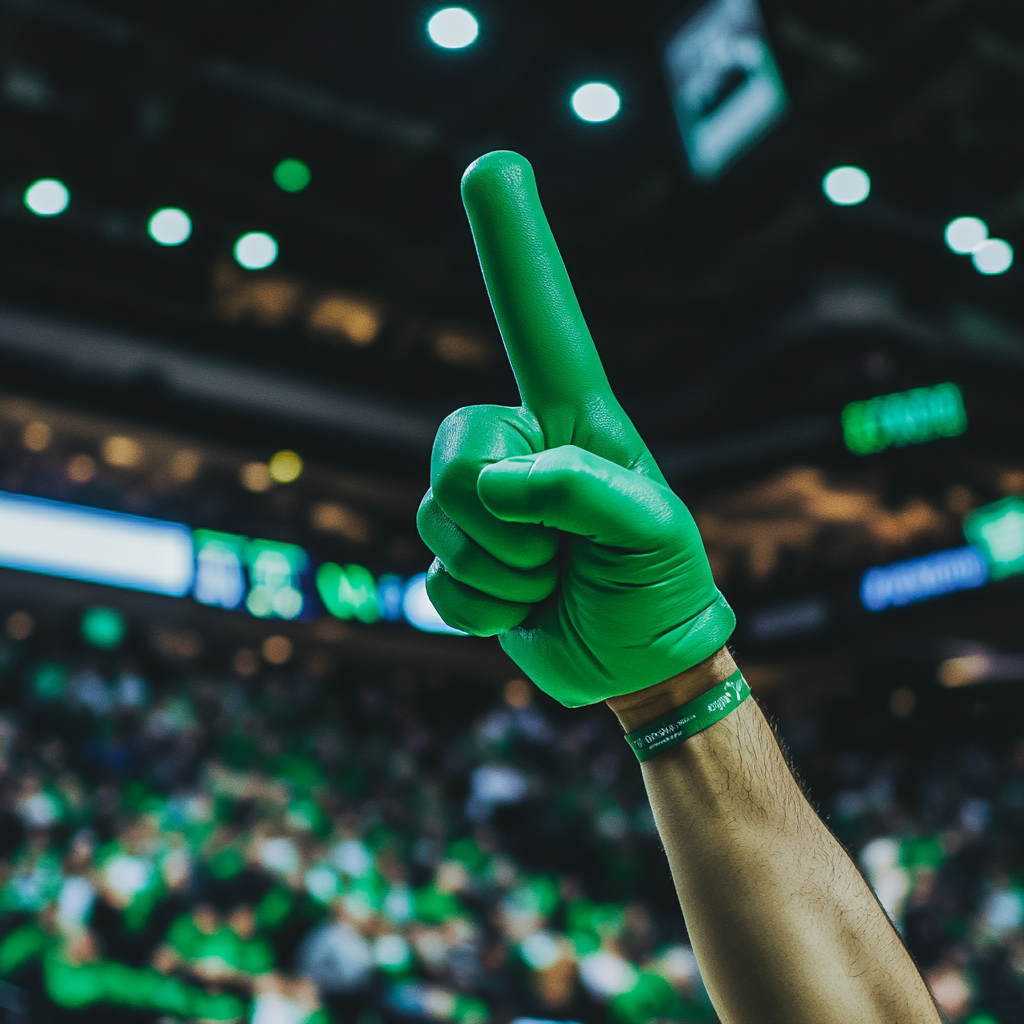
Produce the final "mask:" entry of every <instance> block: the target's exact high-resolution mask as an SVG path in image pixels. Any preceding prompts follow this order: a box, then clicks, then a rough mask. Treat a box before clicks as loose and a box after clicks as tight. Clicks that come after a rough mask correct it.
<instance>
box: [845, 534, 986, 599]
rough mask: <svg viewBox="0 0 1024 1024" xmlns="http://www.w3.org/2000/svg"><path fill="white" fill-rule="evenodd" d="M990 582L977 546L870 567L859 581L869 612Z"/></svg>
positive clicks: (971, 588) (970, 588) (862, 597)
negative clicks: (875, 567)
mask: <svg viewBox="0 0 1024 1024" xmlns="http://www.w3.org/2000/svg"><path fill="white" fill-rule="evenodd" d="M987 581H988V564H987V563H986V561H985V559H984V558H982V556H981V554H980V553H979V552H978V551H977V549H975V548H972V547H966V548H953V549H952V550H950V551H936V552H935V553H934V554H932V555H925V556H923V557H922V558H911V559H908V560H907V561H906V562H896V563H894V564H893V565H886V566H883V567H880V568H877V569H868V571H867V572H866V573H864V576H863V577H862V579H861V582H860V600H861V604H863V605H864V607H865V608H867V610H868V611H869V612H880V611H882V610H883V609H885V608H901V607H903V606H904V605H908V604H914V603H915V602H917V601H927V600H929V599H930V598H933V597H941V596H942V595H943V594H952V593H953V592H954V591H957V590H974V589H975V588H977V587H981V586H984V585H985V583H986V582H987Z"/></svg>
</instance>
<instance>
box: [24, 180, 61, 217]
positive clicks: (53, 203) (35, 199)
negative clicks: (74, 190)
mask: <svg viewBox="0 0 1024 1024" xmlns="http://www.w3.org/2000/svg"><path fill="white" fill-rule="evenodd" d="M24 199H25V205H26V206H27V207H28V208H29V209H30V210H31V211H32V212H33V213H34V214H35V215H36V216H37V217H56V216H57V214H58V213H63V212H64V211H65V210H66V209H67V208H68V203H69V202H70V201H71V193H70V192H68V189H67V186H66V185H65V184H64V182H62V181H58V180H57V179H56V178H41V179H40V180H39V181H36V182H33V183H32V184H31V185H29V187H28V188H27V189H25V196H24Z"/></svg>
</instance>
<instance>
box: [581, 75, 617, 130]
mask: <svg viewBox="0 0 1024 1024" xmlns="http://www.w3.org/2000/svg"><path fill="white" fill-rule="evenodd" d="M572 109H573V112H574V113H575V114H576V116H577V117H578V118H579V119H580V120H581V121H590V122H591V123H593V124H597V123H600V122H602V121H610V120H611V119H612V118H613V117H615V115H616V114H618V112H619V111H620V110H621V109H622V100H621V98H620V97H619V94H618V92H617V91H616V90H615V89H613V88H612V87H611V86H610V85H608V83H607V82H587V84H586V85H581V86H580V87H579V88H578V89H577V90H576V91H575V92H574V93H573V94H572Z"/></svg>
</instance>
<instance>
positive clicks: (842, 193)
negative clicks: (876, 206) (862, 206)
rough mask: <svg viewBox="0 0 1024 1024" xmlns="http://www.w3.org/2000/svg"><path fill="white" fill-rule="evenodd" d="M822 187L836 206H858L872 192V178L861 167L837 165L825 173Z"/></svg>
mask: <svg viewBox="0 0 1024 1024" xmlns="http://www.w3.org/2000/svg"><path fill="white" fill-rule="evenodd" d="M821 187H822V188H823V189H824V190H825V195H826V196H828V198H829V199H830V200H831V201H832V202H833V203H835V204H836V206H856V205H857V204H858V203H863V202H864V200H865V199H867V197H868V196H869V195H870V194H871V179H870V178H869V177H868V175H867V172H866V171H862V170H861V169H860V168H859V167H836V168H834V169H833V170H831V171H829V172H828V174H826V175H825V179H824V181H822V183H821Z"/></svg>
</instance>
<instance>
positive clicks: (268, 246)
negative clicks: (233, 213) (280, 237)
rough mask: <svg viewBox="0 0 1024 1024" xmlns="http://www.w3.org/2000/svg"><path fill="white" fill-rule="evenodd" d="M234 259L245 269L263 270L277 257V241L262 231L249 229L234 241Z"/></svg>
mask: <svg viewBox="0 0 1024 1024" xmlns="http://www.w3.org/2000/svg"><path fill="white" fill-rule="evenodd" d="M235 259H236V260H237V261H238V265H239V266H240V267H244V268H245V269H246V270H264V269H266V268H267V267H269V266H270V265H271V264H272V263H273V262H274V261H275V260H276V259H277V242H276V241H275V240H274V239H273V238H272V237H271V236H270V235H268V234H266V233H265V232H263V231H250V232H249V233H248V234H246V235H242V237H241V238H239V240H238V241H237V242H235Z"/></svg>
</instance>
